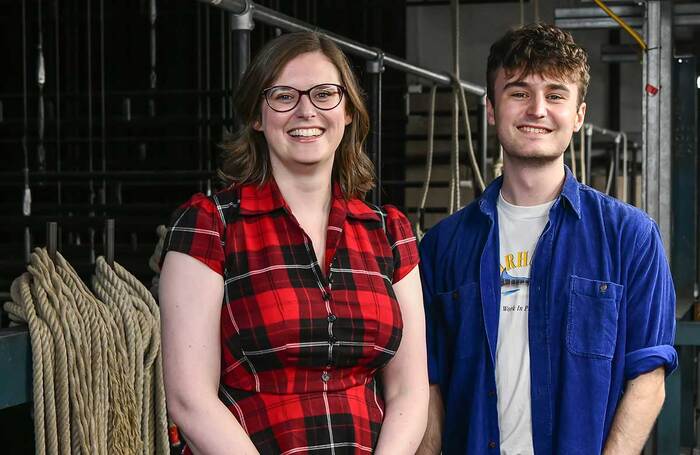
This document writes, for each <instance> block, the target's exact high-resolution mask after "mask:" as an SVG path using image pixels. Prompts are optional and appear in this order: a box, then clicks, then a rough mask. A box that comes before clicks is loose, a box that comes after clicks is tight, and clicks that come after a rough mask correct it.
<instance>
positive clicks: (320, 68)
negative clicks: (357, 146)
mask: <svg viewBox="0 0 700 455" xmlns="http://www.w3.org/2000/svg"><path fill="white" fill-rule="evenodd" d="M320 84H337V85H342V82H341V80H340V74H339V72H338V69H337V68H336V67H335V65H333V63H332V62H331V61H330V60H329V59H328V58H327V57H326V56H325V55H324V54H323V53H321V52H309V53H306V54H301V55H299V56H297V57H296V58H294V59H293V60H291V61H290V62H289V63H287V65H286V66H285V67H284V69H283V70H282V73H281V74H280V75H279V77H278V78H277V79H276V80H275V81H274V82H273V83H272V84H271V85H270V86H271V87H276V86H287V87H293V88H295V89H297V90H300V91H302V92H303V91H305V90H309V89H310V88H312V87H315V86H317V85H320ZM265 88H266V89H267V88H269V87H265ZM281 96H284V95H281ZM319 96H320V97H323V96H326V95H325V94H323V93H322V94H320V95H319ZM317 99H321V98H317ZM345 102H346V100H345V96H344V94H343V97H342V100H341V102H340V104H339V105H338V106H336V107H335V108H333V109H330V110H322V109H319V108H317V107H316V106H314V105H313V104H312V103H311V100H310V99H309V95H307V94H304V95H301V98H300V99H299V103H298V104H297V105H296V107H295V108H294V109H292V110H290V111H288V112H277V111H275V110H273V109H272V108H270V106H269V105H268V103H267V102H266V101H265V99H264V98H261V103H262V105H261V115H260V121H259V122H255V123H254V124H253V127H254V128H255V129H256V130H258V131H262V132H263V134H264V135H265V139H266V141H267V145H268V148H269V150H270V162H271V164H272V170H273V172H275V173H276V174H279V172H280V171H286V172H287V173H293V174H297V173H302V174H309V173H315V172H323V171H327V172H328V173H329V175H330V172H331V170H332V169H333V158H334V156H335V150H336V149H337V148H338V145H339V144H340V141H341V140H342V138H343V133H344V131H345V126H346V125H348V124H350V122H351V119H352V118H351V117H350V115H348V114H347V113H346V111H345ZM317 104H320V103H319V102H317Z"/></svg>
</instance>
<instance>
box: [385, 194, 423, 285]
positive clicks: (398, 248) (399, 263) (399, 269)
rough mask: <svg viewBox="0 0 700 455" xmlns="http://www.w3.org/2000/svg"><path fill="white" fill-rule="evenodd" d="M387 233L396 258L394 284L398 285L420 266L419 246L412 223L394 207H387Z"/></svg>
mask: <svg viewBox="0 0 700 455" xmlns="http://www.w3.org/2000/svg"><path fill="white" fill-rule="evenodd" d="M383 208H384V210H385V212H386V215H387V216H386V233H387V237H388V238H389V243H390V244H391V252H392V254H393V256H394V276H393V277H392V280H391V281H392V283H398V282H399V281H401V279H402V278H403V277H405V276H406V275H408V272H410V271H411V270H413V268H414V267H415V266H416V265H417V264H418V261H419V260H418V246H417V245H416V236H415V234H414V233H413V228H412V227H411V222H410V221H408V218H406V215H404V214H403V213H401V211H400V210H399V209H397V208H396V207H394V206H393V205H385V206H384V207H383Z"/></svg>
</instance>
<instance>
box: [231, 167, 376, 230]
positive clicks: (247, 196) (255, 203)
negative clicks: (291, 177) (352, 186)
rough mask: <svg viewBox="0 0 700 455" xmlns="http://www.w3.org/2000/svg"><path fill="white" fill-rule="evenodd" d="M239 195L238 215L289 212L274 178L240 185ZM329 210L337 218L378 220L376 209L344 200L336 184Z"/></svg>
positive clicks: (334, 183)
mask: <svg viewBox="0 0 700 455" xmlns="http://www.w3.org/2000/svg"><path fill="white" fill-rule="evenodd" d="M239 194H240V201H241V203H240V204H241V205H240V213H241V214H243V215H255V214H263V213H270V212H273V211H275V210H279V209H282V208H284V209H286V210H288V211H290V210H289V207H288V206H287V202H286V201H285V200H284V196H282V193H281V192H280V189H279V187H278V186H277V182H276V181H275V179H274V177H270V178H269V179H267V181H266V182H265V183H263V184H262V185H257V184H255V183H248V184H244V185H241V186H240V189H239ZM331 210H332V211H334V212H336V213H337V214H338V216H339V218H344V215H345V214H347V216H349V217H352V218H357V219H360V220H375V221H379V220H380V217H379V212H378V209H376V208H373V207H370V206H369V205H367V204H366V203H364V202H363V201H361V200H359V199H356V198H353V199H350V200H346V199H345V196H344V195H343V190H342V189H341V187H340V184H339V183H338V182H333V193H332V200H331ZM290 212H291V211H290Z"/></svg>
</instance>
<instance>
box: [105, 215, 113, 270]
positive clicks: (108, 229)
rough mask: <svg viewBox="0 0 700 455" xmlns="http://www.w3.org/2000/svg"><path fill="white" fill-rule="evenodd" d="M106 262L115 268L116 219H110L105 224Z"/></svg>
mask: <svg viewBox="0 0 700 455" xmlns="http://www.w3.org/2000/svg"><path fill="white" fill-rule="evenodd" d="M105 237H106V238H105V260H106V261H107V264H109V266H110V267H114V218H108V219H107V221H106V222H105Z"/></svg>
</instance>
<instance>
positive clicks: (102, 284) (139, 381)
mask: <svg viewBox="0 0 700 455" xmlns="http://www.w3.org/2000/svg"><path fill="white" fill-rule="evenodd" d="M92 285H93V288H94V289H95V293H96V294H97V295H98V296H99V297H100V298H101V299H102V300H103V301H104V302H106V303H108V304H110V303H111V304H112V305H113V306H114V307H115V308H119V310H120V311H121V313H122V317H123V319H124V320H129V321H133V323H132V324H129V325H128V326H127V325H124V329H125V331H127V332H128V331H129V330H130V331H131V333H127V335H128V336H127V339H128V340H130V342H131V343H132V346H130V356H129V361H130V363H129V367H130V371H129V375H130V376H133V377H134V378H135V392H136V396H137V406H138V409H139V410H140V413H139V419H140V434H141V439H142V440H143V441H144V453H149V454H150V453H153V452H154V451H155V452H156V453H168V452H169V450H170V448H169V445H168V438H167V413H166V409H165V389H164V387H163V371H162V361H161V351H160V312H159V309H158V306H157V305H156V302H155V300H154V298H153V296H152V295H151V294H150V292H149V291H148V289H146V288H145V287H144V286H143V285H142V284H141V283H140V282H139V281H138V280H137V279H136V278H135V277H134V276H133V275H131V274H130V273H129V272H128V271H127V270H126V269H124V268H123V267H122V266H121V265H119V264H117V263H115V264H114V267H113V268H112V267H110V266H109V265H108V264H107V262H106V261H105V260H104V259H103V258H98V260H97V265H96V269H95V276H94V277H93V280H92Z"/></svg>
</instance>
